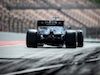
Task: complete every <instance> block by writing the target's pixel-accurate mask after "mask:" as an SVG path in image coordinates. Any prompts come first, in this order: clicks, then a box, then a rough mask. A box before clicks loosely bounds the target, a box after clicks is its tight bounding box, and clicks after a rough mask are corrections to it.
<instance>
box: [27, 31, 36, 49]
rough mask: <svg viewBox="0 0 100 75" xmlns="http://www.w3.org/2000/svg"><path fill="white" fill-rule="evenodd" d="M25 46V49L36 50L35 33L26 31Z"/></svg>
mask: <svg viewBox="0 0 100 75" xmlns="http://www.w3.org/2000/svg"><path fill="white" fill-rule="evenodd" d="M26 45H27V47H34V48H37V32H35V31H33V30H28V31H27V35H26Z"/></svg>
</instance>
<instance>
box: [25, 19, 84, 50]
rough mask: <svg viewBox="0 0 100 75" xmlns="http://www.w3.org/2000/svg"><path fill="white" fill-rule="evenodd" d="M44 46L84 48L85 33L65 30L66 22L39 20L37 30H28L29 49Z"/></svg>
mask: <svg viewBox="0 0 100 75" xmlns="http://www.w3.org/2000/svg"><path fill="white" fill-rule="evenodd" d="M44 44H47V45H53V46H63V45H64V44H65V46H66V48H67V47H70V48H72V47H73V48H76V46H78V47H83V31H82V30H69V29H65V28H64V21H60V20H56V19H55V20H51V21H48V20H39V21H38V22H37V29H36V30H35V29H29V30H27V35H26V45H27V47H34V48H37V47H38V46H43V45H44Z"/></svg>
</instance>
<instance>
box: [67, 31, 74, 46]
mask: <svg viewBox="0 0 100 75" xmlns="http://www.w3.org/2000/svg"><path fill="white" fill-rule="evenodd" d="M65 46H66V48H76V32H67V33H66V35H65Z"/></svg>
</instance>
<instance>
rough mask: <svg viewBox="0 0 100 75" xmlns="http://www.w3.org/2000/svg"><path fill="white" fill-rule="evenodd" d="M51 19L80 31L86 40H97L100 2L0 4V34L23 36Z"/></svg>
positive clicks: (15, 0)
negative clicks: (60, 21)
mask: <svg viewBox="0 0 100 75" xmlns="http://www.w3.org/2000/svg"><path fill="white" fill-rule="evenodd" d="M53 16H59V20H64V21H65V27H68V26H71V27H72V29H82V30H83V31H84V37H86V38H98V39H100V0H0V31H1V32H15V33H26V31H27V29H36V28H37V20H52V19H53V18H52V17H53Z"/></svg>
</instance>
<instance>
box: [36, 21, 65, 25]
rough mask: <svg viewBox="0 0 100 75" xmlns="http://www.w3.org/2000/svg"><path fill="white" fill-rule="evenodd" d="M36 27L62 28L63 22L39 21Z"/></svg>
mask: <svg viewBox="0 0 100 75" xmlns="http://www.w3.org/2000/svg"><path fill="white" fill-rule="evenodd" d="M37 26H64V21H48V20H39V21H38V22H37Z"/></svg>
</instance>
